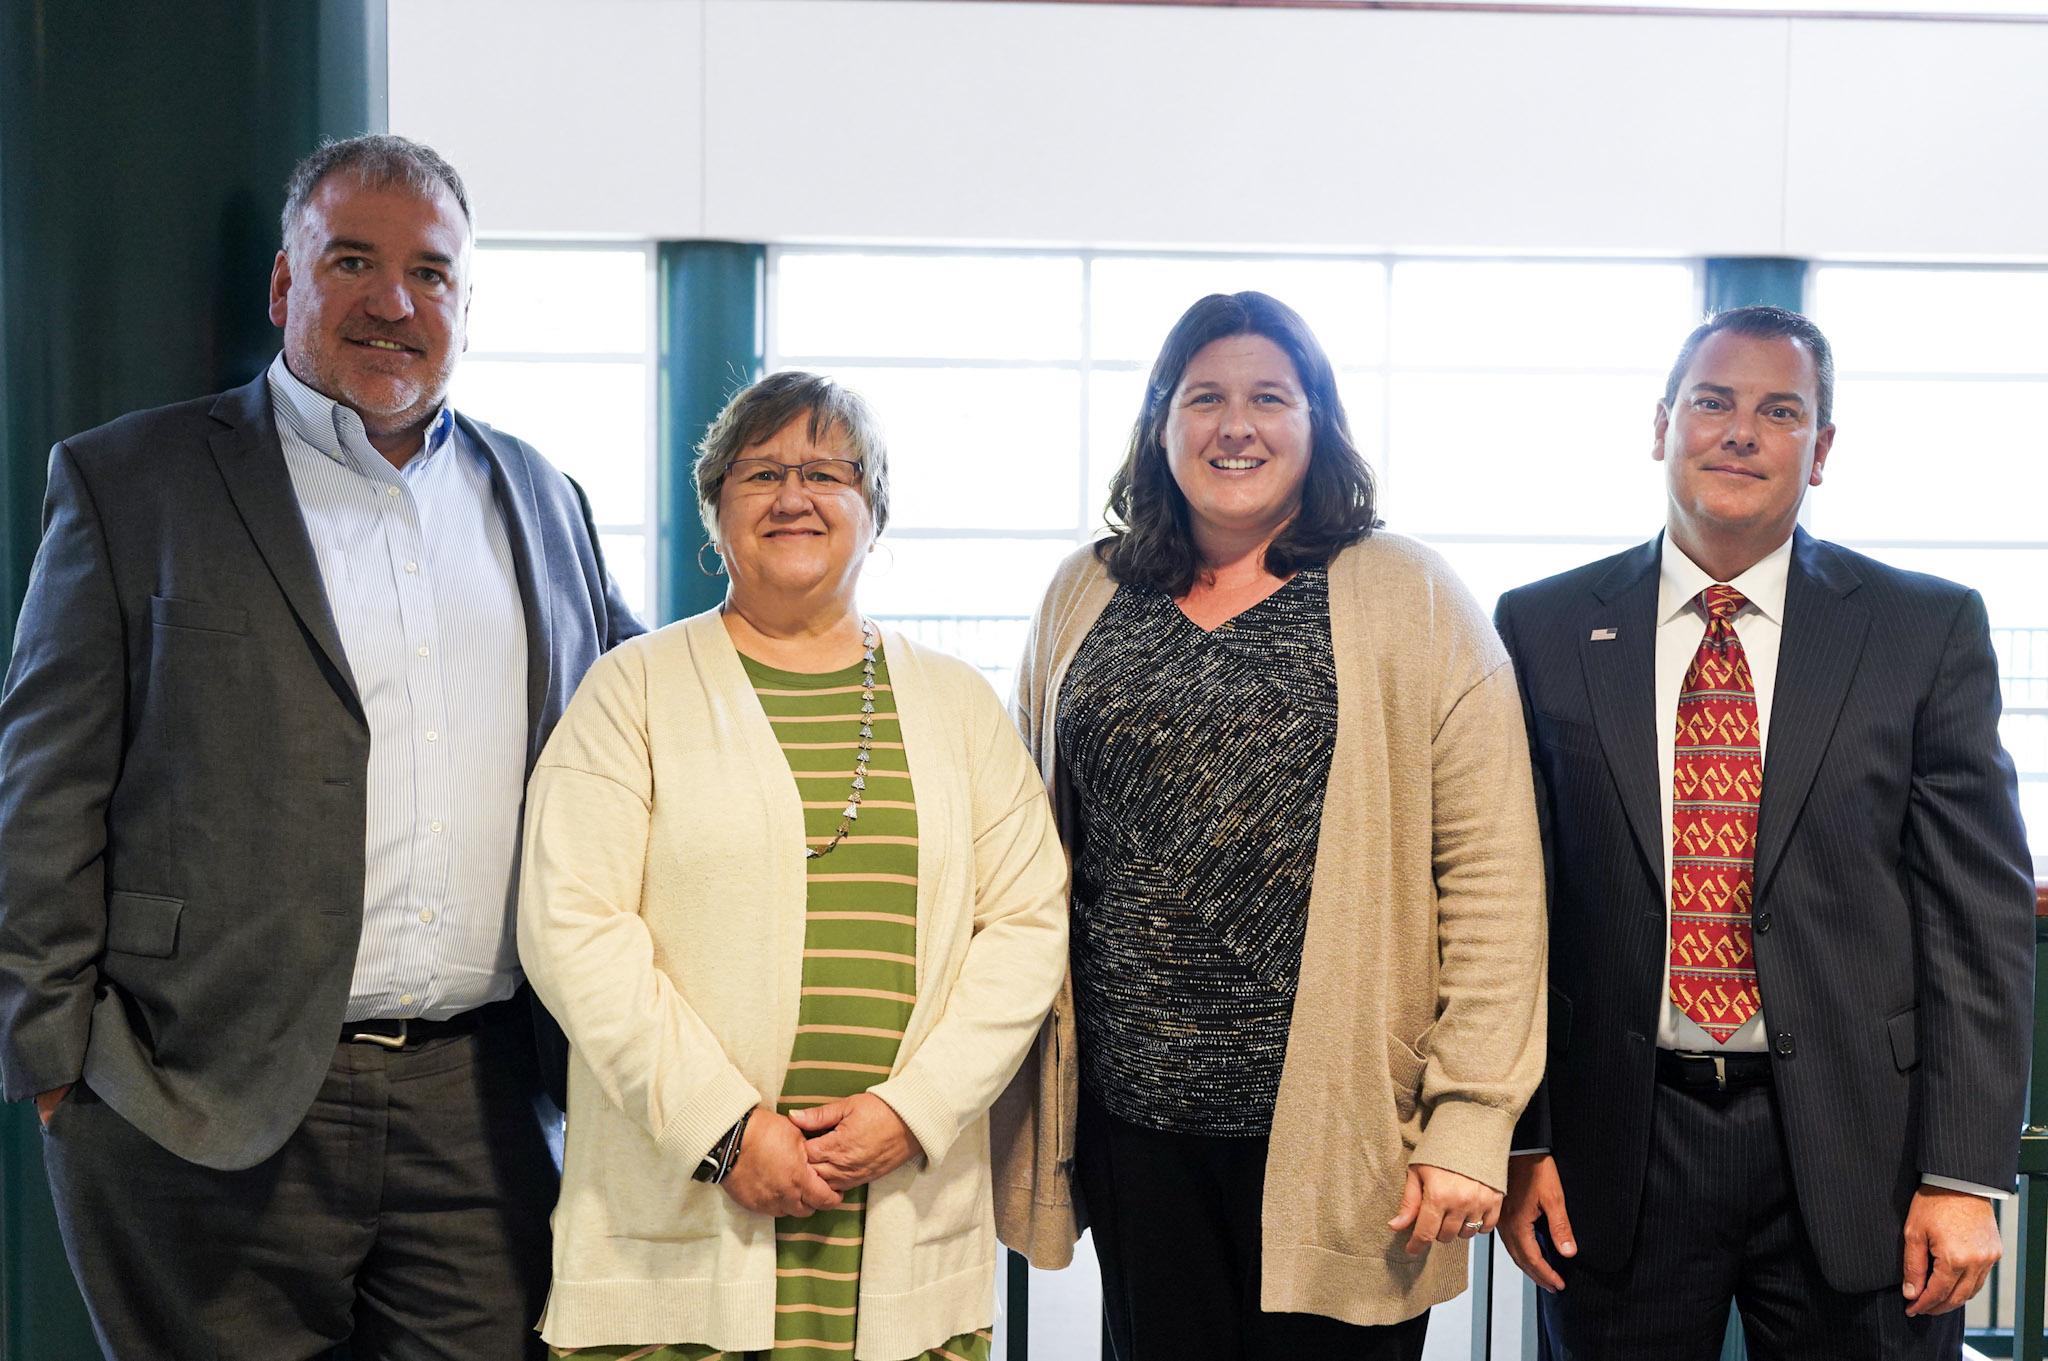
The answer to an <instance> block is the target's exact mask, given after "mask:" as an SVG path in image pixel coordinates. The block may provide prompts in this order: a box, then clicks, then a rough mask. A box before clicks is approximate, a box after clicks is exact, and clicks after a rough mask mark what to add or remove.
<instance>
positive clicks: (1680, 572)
mask: <svg viewBox="0 0 2048 1361" xmlns="http://www.w3.org/2000/svg"><path fill="white" fill-rule="evenodd" d="M1661 553H1662V559H1661V562H1660V565H1659V569H1658V574H1657V622H1658V624H1659V625H1663V624H1668V623H1670V622H1671V621H1672V620H1673V619H1674V618H1676V617H1677V616H1678V615H1679V614H1680V613H1682V612H1683V611H1686V610H1689V609H1691V608H1692V603H1693V600H1694V599H1695V598H1696V597H1697V596H1698V595H1699V593H1700V592H1701V591H1704V590H1705V589H1707V587H1709V586H1711V585H1713V584H1714V578H1713V577H1711V576H1709V575H1707V573H1706V571H1705V570H1704V569H1703V568H1701V567H1700V565H1699V564H1698V563H1696V562H1694V561H1693V560H1692V559H1691V558H1689V557H1687V556H1686V555H1685V551H1684V550H1683V549H1681V548H1679V547H1678V546H1677V545H1676V544H1674V543H1672V542H1671V536H1670V535H1669V534H1666V535H1665V536H1664V542H1663V545H1662V549H1661ZM1791 575H1792V536H1790V535H1789V534H1788V535H1787V536H1786V537H1785V542H1783V543H1781V544H1779V545H1778V546H1777V547H1776V548H1774V549H1772V550H1771V551H1770V552H1768V553H1766V554H1764V556H1763V557H1762V558H1760V559H1758V560H1757V561H1756V562H1755V563H1754V564H1752V565H1751V566H1750V569H1749V570H1748V571H1746V572H1744V573H1743V574H1742V575H1741V576H1738V577H1736V578H1735V580H1733V581H1731V582H1729V583H1728V585H1730V586H1733V587H1734V588H1735V589H1736V590H1738V591H1740V592H1742V596H1743V599H1745V600H1747V601H1748V602H1749V603H1748V604H1747V605H1745V606H1743V610H1744V611H1745V612H1747V611H1749V610H1755V611H1756V612H1757V613H1758V614H1761V615H1762V616H1764V618H1766V619H1768V620H1770V621H1771V622H1772V623H1774V624H1777V625H1778V626H1779V627H1781V628H1782V627H1784V623H1785V584H1786V582H1787V581H1788V580H1789V579H1790V578H1791Z"/></svg>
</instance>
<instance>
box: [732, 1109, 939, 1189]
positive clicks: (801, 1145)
mask: <svg viewBox="0 0 2048 1361" xmlns="http://www.w3.org/2000/svg"><path fill="white" fill-rule="evenodd" d="M923 1152H924V1146H923V1145H922V1144H920V1143H918V1141H917V1136H916V1135H915V1134H912V1133H911V1132H910V1126H908V1125H906V1124H904V1123H903V1118H902V1117H901V1116H899V1115H897V1114H896V1112H895V1111H894V1110H892V1109H891V1108H890V1106H889V1103H888V1102H886V1101H884V1100H882V1098H880V1097H879V1096H874V1095H871V1094H869V1093H867V1092H862V1093H860V1094H859V1095H857V1096H850V1097H847V1098H846V1099H844V1100H842V1101H827V1102H826V1103H825V1104H824V1105H822V1106H812V1107H810V1108H809V1109H808V1110H800V1111H796V1112H794V1113H792V1114H790V1115H786V1116H785V1115H779V1114H777V1113H776V1112H775V1111H774V1110H772V1109H770V1108H769V1107H767V1106H760V1107H757V1108H755V1111H754V1114H753V1116H752V1117H751V1118H749V1119H748V1121H747V1130H746V1134H745V1135H744V1136H742V1138H741V1140H740V1156H739V1161H738V1162H737V1163H736V1164H734V1166H733V1169H732V1171H731V1172H730V1173H729V1174H728V1175H727V1176H726V1179H725V1180H724V1182H722V1183H720V1184H721V1185H723V1186H724V1187H725V1193H726V1194H727V1195H729V1196H731V1197H732V1198H733V1200H734V1201H735V1202H736V1203H737V1204H738V1205H739V1206H740V1207H741V1208H742V1209H747V1210H752V1211H753V1212H754V1213H755V1214H764V1215H781V1216H789V1217H794V1218H798V1219H802V1218H807V1217H808V1216H810V1215H811V1214H813V1213H815V1212H817V1211H819V1210H830V1209H833V1208H835V1207H836V1206H837V1205H838V1204H839V1202H840V1199H841V1198H842V1196H843V1195H844V1193H845V1192H847V1191H850V1190H852V1189H853V1188H854V1187H856V1186H864V1185H866V1184H867V1183H868V1182H871V1181H874V1180H875V1179H876V1178H878V1177H885V1176H887V1175H888V1174H889V1173H891V1172H894V1171H895V1170H896V1169H897V1168H899V1167H901V1166H903V1164H905V1163H907V1162H909V1161H910V1160H911V1159H912V1158H914V1157H917V1156H918V1155H919V1154H921V1153H923Z"/></svg>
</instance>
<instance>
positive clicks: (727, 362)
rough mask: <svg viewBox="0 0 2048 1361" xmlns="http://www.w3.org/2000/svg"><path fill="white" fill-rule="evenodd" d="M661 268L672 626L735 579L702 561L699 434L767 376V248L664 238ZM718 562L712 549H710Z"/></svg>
mask: <svg viewBox="0 0 2048 1361" xmlns="http://www.w3.org/2000/svg"><path fill="white" fill-rule="evenodd" d="M656 255H657V257H658V261H659V269H660V284H659V294H660V307H661V377H660V382H661V396H660V400H659V402H658V403H657V404H656V406H657V410H658V412H659V417H658V419H659V421H660V429H659V430H658V431H657V432H656V439H655V448H656V450H657V453H656V457H657V458H658V459H659V460H660V467H659V470H658V481H659V485H660V509H661V540H660V543H659V545H658V547H657V550H656V551H657V552H658V554H659V556H658V557H657V558H656V560H655V561H656V569H655V572H656V577H657V579H658V581H659V584H660V599H659V601H658V605H657V612H658V614H659V615H660V622H662V623H668V622H670V621H672V620H676V619H681V618H683V617H684V616H686V615H691V614H696V613H699V612H700V611H703V610H708V609H710V608H711V607H712V606H713V605H716V604H717V603H718V602H719V601H720V600H723V599H724V598H725V578H724V577H722V576H707V575H705V574H704V572H703V571H701V570H700V569H699V566H698V556H699V550H700V549H701V548H702V547H703V546H704V544H705V542H706V540H705V536H704V525H703V521H702V520H700V519H699V518H698V515H697V485H696V481H695V479H694V478H693V476H692V474H691V465H692V461H693V460H694V459H695V458H696V451H697V441H698V440H700V439H702V438H703V436H704V429H705V427H706V426H708V425H710V424H711V419H712V417H714V416H716V415H717V414H718V412H719V409H720V408H721V407H723V406H724V405H725V403H726V399H727V398H729V397H731V396H732V394H733V393H735V392H738V391H739V390H740V389H741V388H743V387H745V386H746V385H747V384H748V383H751V382H753V381H754V380H755V379H756V378H758V377H760V376H761V369H762V366H763V365H764V364H765V363H766V362H767V325H766V313H767V276H768V250H767V248H766V247H765V246H759V245H750V244H747V243H744V242H737V241H664V242H662V243H661V244H660V245H659V246H658V247H657V248H656ZM702 556H703V560H704V561H705V562H710V561H712V557H711V555H710V554H709V553H705V554H703V555H702Z"/></svg>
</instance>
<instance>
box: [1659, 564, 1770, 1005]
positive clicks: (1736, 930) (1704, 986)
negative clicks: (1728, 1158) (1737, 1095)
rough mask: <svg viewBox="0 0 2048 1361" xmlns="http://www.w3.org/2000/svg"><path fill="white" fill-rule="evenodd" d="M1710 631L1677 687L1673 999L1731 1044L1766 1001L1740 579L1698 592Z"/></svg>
mask: <svg viewBox="0 0 2048 1361" xmlns="http://www.w3.org/2000/svg"><path fill="white" fill-rule="evenodd" d="M1699 598H1700V602H1701V604H1702V605H1703V606H1704V607H1705V610H1706V614H1707V633H1706V636H1705V637H1704V638H1702V639H1700V646H1699V651H1697V652H1695V653H1694V654H1693V658H1692V665H1691V666H1689V667H1687V668H1686V672H1685V685H1684V687H1683V689H1682V690H1681V691H1680V692H1679V696H1678V740H1677V742H1676V744H1675V746H1674V749H1673V753H1672V754H1673V757H1674V760H1673V761H1672V790H1671V1000H1672V1002H1673V1003H1675V1004H1676V1005H1677V1007H1678V1009H1679V1010H1680V1011H1681V1012H1683V1013H1685V1014H1686V1015H1687V1016H1689V1017H1691V1018H1692V1019H1693V1020H1694V1021H1696V1022H1698V1023H1699V1026H1700V1028H1701V1029H1702V1030H1705V1031H1706V1032H1707V1033H1708V1034H1709V1035H1712V1036H1713V1037H1714V1043H1716V1044H1726V1043H1728V1039H1729V1037H1730V1036H1732V1035H1733V1034H1734V1033H1735V1032H1736V1031H1737V1030H1739V1029H1741V1028H1742V1023H1743V1022H1745V1021H1747V1020H1748V1019H1749V1018H1750V1017H1752V1016H1754V1015H1756V1013H1757V1008H1758V1006H1759V1005H1760V1003H1759V1000H1758V994H1757V986H1756V960H1755V956H1754V955H1753V954H1752V953H1751V941H1750V934H1749V903H1750V897H1751V895H1752V894H1753V893H1754V891H1755V889H1756V805H1757V796H1758V794H1759V793H1761V792H1762V790H1763V783H1764V763H1763V752H1762V749H1761V748H1760V747H1759V745H1758V743H1757V726H1756V684H1755V682H1754V681H1753V680H1752V679H1751V677H1750V674H1749V658H1748V657H1746V656H1744V655H1743V651H1742V640H1741V639H1740V638H1738V637H1736V636H1735V624H1734V622H1733V621H1734V618H1735V613H1736V611H1738V610H1740V609H1741V608H1742V607H1743V606H1744V605H1745V604H1747V603H1748V601H1746V600H1745V599H1743V595H1742V592H1740V591H1738V590H1736V589H1735V588H1734V587H1732V586H1709V587H1707V589H1706V590H1704V591H1702V592H1700V597H1699Z"/></svg>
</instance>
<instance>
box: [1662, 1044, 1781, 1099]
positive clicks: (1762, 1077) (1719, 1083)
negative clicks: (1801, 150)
mask: <svg viewBox="0 0 2048 1361" xmlns="http://www.w3.org/2000/svg"><path fill="white" fill-rule="evenodd" d="M1657 1081H1659V1082H1661V1083H1663V1084H1664V1085H1665V1086H1667V1087H1677V1088H1679V1089H1680V1090H1682V1091H1688V1092H1732V1091H1735V1090H1737V1089H1738V1088H1742V1087H1768V1086H1770V1084H1771V1056H1770V1055H1769V1054H1698V1053H1692V1052H1689V1051H1685V1050H1678V1049H1659V1050H1658V1051H1657Z"/></svg>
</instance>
